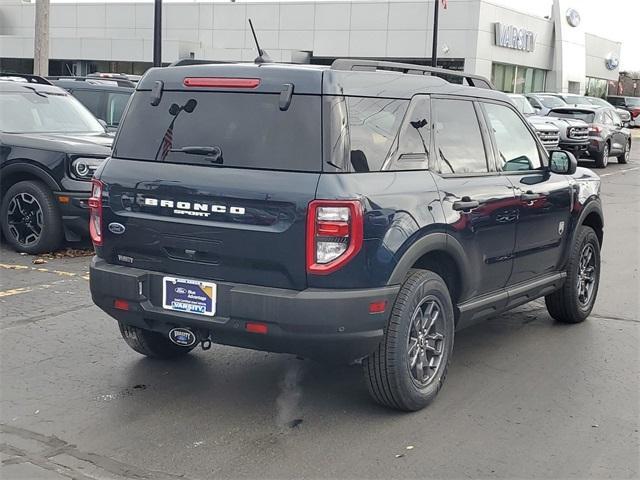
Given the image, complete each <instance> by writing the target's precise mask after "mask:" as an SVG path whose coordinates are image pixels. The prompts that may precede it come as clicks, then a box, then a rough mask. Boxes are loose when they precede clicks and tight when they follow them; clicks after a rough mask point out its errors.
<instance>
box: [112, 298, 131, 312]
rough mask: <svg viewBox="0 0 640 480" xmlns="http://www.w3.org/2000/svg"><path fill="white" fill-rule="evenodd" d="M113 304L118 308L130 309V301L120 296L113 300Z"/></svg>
mask: <svg viewBox="0 0 640 480" xmlns="http://www.w3.org/2000/svg"><path fill="white" fill-rule="evenodd" d="M113 306H114V307H115V308H117V309H118V310H129V302H127V301H126V300H122V299H120V298H116V300H115V301H114V302H113Z"/></svg>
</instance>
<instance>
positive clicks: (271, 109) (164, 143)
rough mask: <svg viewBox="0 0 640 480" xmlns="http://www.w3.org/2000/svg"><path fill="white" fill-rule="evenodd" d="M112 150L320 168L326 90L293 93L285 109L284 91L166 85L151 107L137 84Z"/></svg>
mask: <svg viewBox="0 0 640 480" xmlns="http://www.w3.org/2000/svg"><path fill="white" fill-rule="evenodd" d="M207 152H209V153H207ZM212 152H215V153H212ZM114 157H118V158H126V159H133V160H147V161H156V162H171V163H187V164H196V165H218V164H221V165H222V166H225V167H241V168H259V169H270V170H292V171H320V170H321V169H322V146H321V97H320V96H313V95H294V96H293V100H292V102H291V105H290V106H289V108H288V109H287V110H286V111H282V110H280V107H279V94H264V93H234V92H176V91H165V92H164V93H163V94H162V98H161V101H160V103H159V104H158V105H157V106H153V105H151V92H149V91H138V92H136V93H135V94H134V96H133V98H132V99H131V106H130V107H129V109H128V111H127V115H126V117H125V118H124V119H123V121H122V126H121V130H120V133H119V134H118V137H117V140H116V144H115V146H114Z"/></svg>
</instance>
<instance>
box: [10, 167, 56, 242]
mask: <svg viewBox="0 0 640 480" xmlns="http://www.w3.org/2000/svg"><path fill="white" fill-rule="evenodd" d="M0 224H1V226H2V233H3V234H4V238H6V239H7V242H9V243H10V244H11V246H12V247H13V248H14V249H15V250H17V251H18V252H24V253H29V254H32V255H35V254H38V253H44V252H50V251H51V250H55V249H56V248H58V247H59V246H60V244H61V243H62V237H63V227H62V217H61V216H60V211H59V210H58V206H57V205H56V201H55V198H54V196H53V193H51V190H50V189H49V188H47V186H46V185H44V184H43V183H41V182H36V181H32V180H25V181H22V182H18V183H16V184H15V185H13V186H11V187H10V188H9V189H8V190H7V193H6V194H5V195H4V198H3V199H2V205H1V206H0Z"/></svg>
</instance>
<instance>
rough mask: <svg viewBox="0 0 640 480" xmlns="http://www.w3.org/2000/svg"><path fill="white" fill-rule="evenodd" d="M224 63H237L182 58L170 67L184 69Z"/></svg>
mask: <svg viewBox="0 0 640 480" xmlns="http://www.w3.org/2000/svg"><path fill="white" fill-rule="evenodd" d="M222 63H237V62H233V61H226V60H205V59H201V58H182V59H180V60H176V61H175V62H173V63H171V64H169V65H168V66H169V67H184V66H188V65H209V64H222Z"/></svg>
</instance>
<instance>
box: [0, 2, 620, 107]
mask: <svg viewBox="0 0 640 480" xmlns="http://www.w3.org/2000/svg"><path fill="white" fill-rule="evenodd" d="M163 8H164V13H163V30H162V38H163V49H162V53H163V55H162V57H163V62H166V63H171V62H174V61H176V60H179V59H183V58H189V57H193V58H197V59H206V60H215V61H252V60H253V59H254V58H255V57H256V49H255V45H254V41H253V37H252V35H251V31H250V29H249V27H248V21H247V20H248V19H249V18H251V19H252V20H253V23H254V25H255V26H256V30H257V33H258V37H259V40H260V43H261V46H262V48H263V49H265V50H267V51H268V53H269V55H270V56H271V58H273V59H274V60H276V61H282V62H295V63H324V64H326V63H330V62H331V61H332V60H333V59H335V58H344V57H357V58H371V59H385V60H395V61H403V62H413V63H421V64H430V62H431V52H432V36H433V9H434V3H433V0H431V1H424V0H422V1H410V0H399V1H348V2H347V1H315V2H299V3H298V2H277V1H273V2H269V1H267V2H260V3H251V2H224V3H223V2H193V3H172V2H171V1H165V2H164V7H163ZM549 13H550V15H549V17H545V18H543V17H538V16H535V15H530V14H527V13H523V12H521V11H517V10H513V9H511V8H508V7H504V6H499V5H496V4H493V3H491V2H490V1H486V0H448V6H447V9H446V10H443V9H442V8H441V9H440V21H439V41H438V50H437V51H438V65H439V66H443V67H446V68H452V69H457V70H465V71H466V72H469V73H475V74H479V75H483V76H485V77H488V78H490V79H491V80H492V81H493V83H494V84H495V85H496V87H497V88H498V89H500V90H503V91H508V92H530V91H542V90H547V91H565V92H567V91H568V92H574V93H584V92H585V91H586V92H587V93H589V94H592V95H602V94H604V93H605V92H606V90H607V88H608V87H609V86H611V85H612V84H614V83H615V82H617V80H618V76H619V71H618V64H619V56H620V43H619V42H616V41H614V40H609V39H605V38H601V37H598V36H595V35H592V34H590V33H589V32H586V31H585V30H584V28H583V22H582V20H583V19H581V12H580V2H579V1H577V0H572V1H571V0H554V5H553V9H552V11H550V12H549ZM34 15H35V6H34V4H33V3H31V1H30V0H0V70H2V71H15V72H22V73H27V72H30V71H31V69H32V65H33V43H34V40H33V35H34ZM50 38H51V42H50V58H51V62H50V74H51V75H71V74H75V75H83V74H87V73H91V72H95V71H112V72H122V73H142V72H144V70H146V69H147V68H149V66H150V65H151V60H152V44H153V3H139V2H117V3H112V2H106V1H105V2H87V3H85V2H82V1H77V2H73V3H53V4H52V5H51V17H50Z"/></svg>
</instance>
